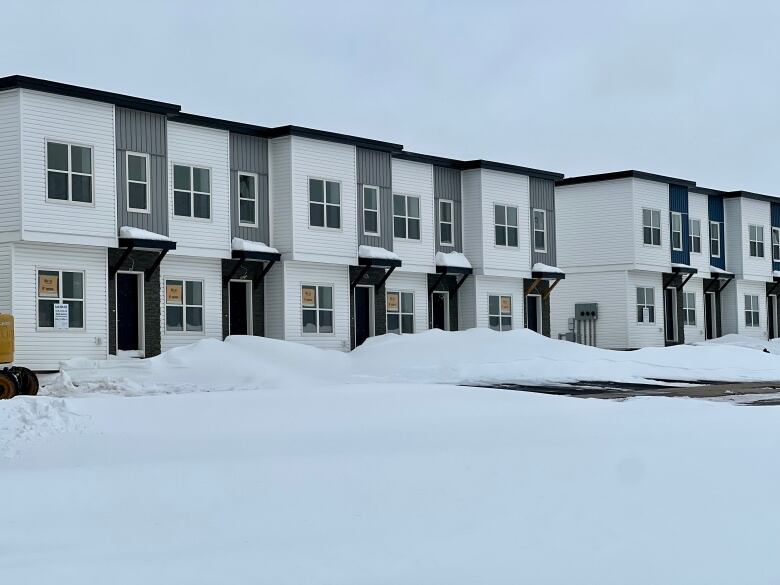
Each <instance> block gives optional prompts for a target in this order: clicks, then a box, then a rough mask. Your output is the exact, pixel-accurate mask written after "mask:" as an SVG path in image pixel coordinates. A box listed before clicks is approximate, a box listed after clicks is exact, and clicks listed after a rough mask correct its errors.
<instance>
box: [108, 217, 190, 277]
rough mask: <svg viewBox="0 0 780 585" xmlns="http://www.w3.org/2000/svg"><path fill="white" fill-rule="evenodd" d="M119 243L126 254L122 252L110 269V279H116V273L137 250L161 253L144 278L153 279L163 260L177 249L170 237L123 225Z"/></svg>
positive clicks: (145, 272) (120, 230) (145, 271)
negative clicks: (170, 251) (171, 251)
mask: <svg viewBox="0 0 780 585" xmlns="http://www.w3.org/2000/svg"><path fill="white" fill-rule="evenodd" d="M117 243H118V245H119V247H120V248H124V252H122V255H121V256H120V257H119V259H118V260H117V261H116V262H115V263H114V264H113V265H112V266H110V267H109V270H108V274H109V278H114V276H115V275H116V273H117V272H118V271H119V270H120V269H121V268H122V265H123V264H124V263H125V261H126V260H127V259H128V257H129V256H130V254H131V253H132V252H133V250H134V249H136V248H137V249H141V250H155V251H157V252H159V253H158V254H157V258H155V259H154V262H152V264H151V265H150V266H149V267H148V268H147V269H146V270H144V276H145V277H146V278H147V279H149V278H151V277H152V275H153V274H154V273H155V271H156V270H157V268H159V266H160V263H161V262H162V261H163V258H165V255H166V254H167V253H168V251H169V250H175V249H176V242H174V241H173V240H172V239H171V238H169V237H168V236H163V235H162V234H156V233H154V232H150V231H147V230H142V229H141V228H136V227H130V226H127V225H123V226H122V227H120V228H119V240H118V242H117Z"/></svg>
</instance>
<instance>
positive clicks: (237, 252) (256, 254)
mask: <svg viewBox="0 0 780 585" xmlns="http://www.w3.org/2000/svg"><path fill="white" fill-rule="evenodd" d="M230 247H231V248H232V250H233V254H232V256H233V258H239V259H242V260H263V261H266V262H276V261H278V260H279V259H280V258H281V257H282V255H281V254H279V250H277V249H276V248H272V247H271V246H268V245H266V244H264V243H263V242H253V241H251V240H244V239H241V238H233V240H232V241H231V244H230Z"/></svg>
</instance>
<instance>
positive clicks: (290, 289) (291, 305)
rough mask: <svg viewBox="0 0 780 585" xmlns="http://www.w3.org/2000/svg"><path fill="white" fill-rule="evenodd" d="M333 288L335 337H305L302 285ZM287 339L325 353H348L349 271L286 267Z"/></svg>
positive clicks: (343, 268) (334, 267)
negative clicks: (302, 313)
mask: <svg viewBox="0 0 780 585" xmlns="http://www.w3.org/2000/svg"><path fill="white" fill-rule="evenodd" d="M304 284H312V285H325V286H332V287H333V309H334V315H333V326H334V327H333V329H334V332H333V333H332V334H304V333H303V320H302V315H301V285H304ZM284 290H285V293H284V317H285V323H284V326H285V339H287V340H288V341H296V342H298V343H305V344H306V345H312V346H314V347H319V348H322V349H335V350H340V351H349V348H350V330H349V315H350V305H349V267H348V266H339V265H336V264H325V263H314V262H285V263H284Z"/></svg>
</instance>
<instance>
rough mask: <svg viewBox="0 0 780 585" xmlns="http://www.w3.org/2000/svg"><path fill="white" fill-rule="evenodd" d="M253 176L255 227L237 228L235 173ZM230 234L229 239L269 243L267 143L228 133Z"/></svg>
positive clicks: (256, 138) (251, 137)
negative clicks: (255, 182)
mask: <svg viewBox="0 0 780 585" xmlns="http://www.w3.org/2000/svg"><path fill="white" fill-rule="evenodd" d="M239 171H242V172H245V173H255V174H256V175H257V224H258V226H257V227H246V226H241V225H239V224H238V173H239ZM230 231H231V233H232V234H233V237H236V238H242V239H244V240H251V241H253V242H264V243H266V244H269V245H270V241H269V233H270V226H269V212H268V140H267V139H265V138H260V137H258V136H247V135H245V134H236V133H233V132H231V133H230Z"/></svg>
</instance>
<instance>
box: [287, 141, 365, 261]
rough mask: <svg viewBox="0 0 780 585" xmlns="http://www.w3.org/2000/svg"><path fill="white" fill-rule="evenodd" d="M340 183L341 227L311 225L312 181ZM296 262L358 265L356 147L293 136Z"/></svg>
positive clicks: (294, 256)
mask: <svg viewBox="0 0 780 585" xmlns="http://www.w3.org/2000/svg"><path fill="white" fill-rule="evenodd" d="M310 178H314V179H327V180H331V181H338V182H339V183H341V228H340V229H333V228H323V227H311V226H310V225H309V179H310ZM292 205H293V222H294V228H293V229H294V236H295V240H294V242H293V259H294V260H307V261H316V262H328V263H334V264H356V263H357V249H358V243H357V242H358V239H357V176H356V170H355V147H354V146H350V145H348V144H338V143H335V142H325V141H322V140H312V139H309V138H300V137H298V136H293V137H292Z"/></svg>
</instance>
